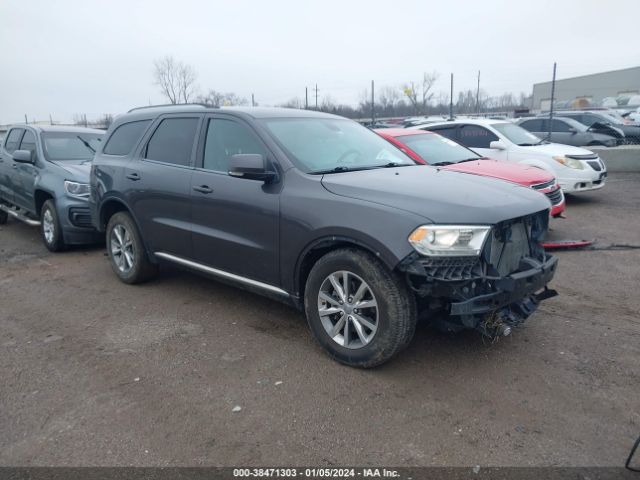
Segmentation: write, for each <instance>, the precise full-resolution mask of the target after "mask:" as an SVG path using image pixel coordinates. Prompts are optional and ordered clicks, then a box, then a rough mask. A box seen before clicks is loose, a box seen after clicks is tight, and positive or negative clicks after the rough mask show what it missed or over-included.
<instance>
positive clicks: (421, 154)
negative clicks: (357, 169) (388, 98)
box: [374, 128, 565, 217]
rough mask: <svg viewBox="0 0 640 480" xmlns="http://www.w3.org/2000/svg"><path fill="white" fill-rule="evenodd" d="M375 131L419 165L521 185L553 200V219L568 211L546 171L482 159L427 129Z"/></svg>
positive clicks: (560, 194)
mask: <svg viewBox="0 0 640 480" xmlns="http://www.w3.org/2000/svg"><path fill="white" fill-rule="evenodd" d="M374 132H376V133H377V134H378V135H380V136H381V137H382V138H384V139H385V140H388V141H389V142H391V143H392V144H393V145H395V146H396V147H398V148H399V149H400V150H402V151H403V152H404V153H406V154H407V155H409V156H410V157H411V158H412V159H413V160H414V161H416V162H417V163H422V164H426V165H434V166H439V167H442V168H444V169H447V170H455V171H456V172H464V173H472V174H474V175H482V176H483V177H494V178H499V179H501V180H507V181H510V182H514V183H518V184H520V185H523V186H525V187H530V188H533V189H535V190H538V191H539V192H540V193H544V194H545V195H546V196H547V198H548V199H549V200H550V201H551V216H552V217H558V216H560V215H561V214H562V212H564V210H565V202H564V195H563V194H562V190H561V189H560V185H558V182H557V181H556V178H555V177H554V176H553V175H552V174H551V173H549V172H547V171H546V170H542V169H541V168H537V167H532V166H529V165H520V164H518V163H512V162H504V161H500V160H493V159H490V158H486V157H482V156H480V155H478V154H477V153H475V152H474V151H473V150H470V149H468V148H467V147H464V146H462V145H460V144H459V143H456V142H454V141H453V140H449V139H448V138H446V137H443V136H441V135H438V134H436V133H432V132H427V131H424V130H407V129H404V128H385V129H380V130H374Z"/></svg>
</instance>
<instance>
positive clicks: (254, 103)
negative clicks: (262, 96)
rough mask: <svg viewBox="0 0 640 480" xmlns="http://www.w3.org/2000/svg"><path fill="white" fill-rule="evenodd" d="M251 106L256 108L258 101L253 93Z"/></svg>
mask: <svg viewBox="0 0 640 480" xmlns="http://www.w3.org/2000/svg"><path fill="white" fill-rule="evenodd" d="M251 106H252V107H255V106H256V99H255V97H254V96H253V93H252V94H251Z"/></svg>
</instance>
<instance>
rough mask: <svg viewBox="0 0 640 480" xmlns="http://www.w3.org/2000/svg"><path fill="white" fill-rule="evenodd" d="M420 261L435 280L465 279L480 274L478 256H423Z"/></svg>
mask: <svg viewBox="0 0 640 480" xmlns="http://www.w3.org/2000/svg"><path fill="white" fill-rule="evenodd" d="M420 263H422V266H423V267H424V269H425V270H426V272H427V275H428V276H429V277H431V278H433V279H436V280H447V281H455V280H467V279H470V278H476V277H479V276H481V275H482V268H481V267H480V261H479V260H478V257H453V258H429V259H426V258H425V259H423V260H422V261H421V262H420Z"/></svg>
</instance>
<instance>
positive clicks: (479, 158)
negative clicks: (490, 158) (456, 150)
mask: <svg viewBox="0 0 640 480" xmlns="http://www.w3.org/2000/svg"><path fill="white" fill-rule="evenodd" d="M486 158H487V157H473V158H465V159H464V160H460V161H459V162H458V163H464V162H475V161H476V160H482V159H486Z"/></svg>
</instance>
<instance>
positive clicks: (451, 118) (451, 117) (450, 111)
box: [449, 73, 453, 120]
mask: <svg viewBox="0 0 640 480" xmlns="http://www.w3.org/2000/svg"><path fill="white" fill-rule="evenodd" d="M449 120H453V73H452V74H451V94H450V95H449Z"/></svg>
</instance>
